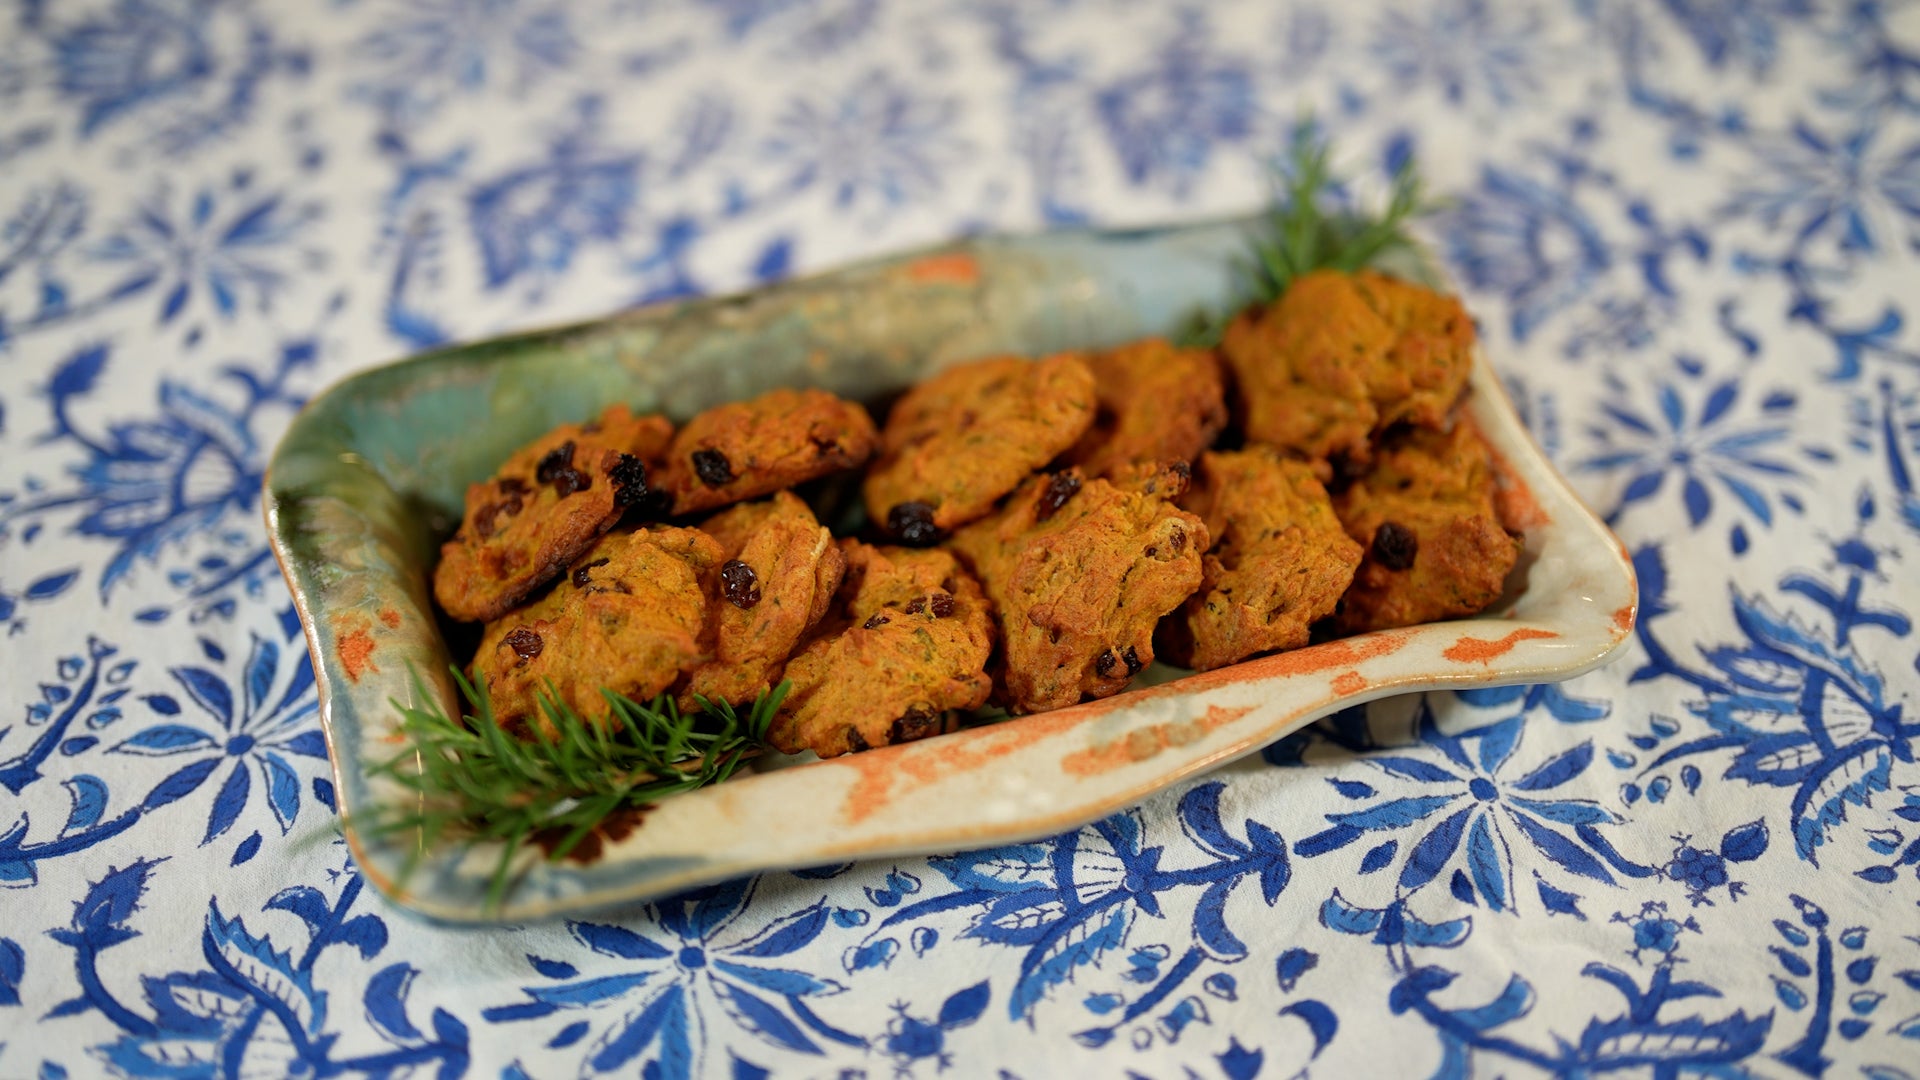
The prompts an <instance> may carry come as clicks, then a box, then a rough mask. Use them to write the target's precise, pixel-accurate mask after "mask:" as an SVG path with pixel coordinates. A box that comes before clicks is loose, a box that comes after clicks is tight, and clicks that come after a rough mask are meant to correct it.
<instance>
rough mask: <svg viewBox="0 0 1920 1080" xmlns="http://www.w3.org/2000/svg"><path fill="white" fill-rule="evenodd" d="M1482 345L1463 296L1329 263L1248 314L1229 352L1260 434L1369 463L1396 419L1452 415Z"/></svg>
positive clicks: (1231, 329) (1252, 432)
mask: <svg viewBox="0 0 1920 1080" xmlns="http://www.w3.org/2000/svg"><path fill="white" fill-rule="evenodd" d="M1472 345H1473V323H1472V321H1471V320H1470V319H1468V318H1467V315H1466V312H1465V310H1464V309H1463V308H1461V306H1460V302H1459V301H1458V300H1456V299H1454V298H1452V297H1449V296H1441V295H1439V294H1438V293H1435V292H1433V291H1432V290H1429V289H1424V288H1421V287H1420V286H1418V285H1413V284H1409V283H1407V282H1404V281H1399V280H1397V279H1394V278H1389V277H1386V276H1385V275H1382V274H1377V273H1374V272H1372V271H1361V272H1360V273H1358V274H1346V273H1342V272H1339V271H1335V270H1321V271H1316V272H1314V273H1311V274H1306V275H1303V276H1301V277H1300V278H1298V279H1296V280H1295V281H1294V282H1293V284H1292V285H1291V286H1289V287H1288V289H1287V291H1286V292H1285V293H1283V294H1281V297H1280V299H1279V300H1277V301H1275V302H1274V303H1273V304H1271V305H1269V306H1267V307H1265V308H1254V309H1249V310H1248V311H1246V312H1243V313H1241V315H1240V316H1239V317H1238V318H1236V319H1234V321H1233V322H1232V323H1231V324H1229V325H1228V327H1227V331H1226V335H1225V336H1224V338H1223V339H1222V340H1221V352H1222V354H1223V355H1224V356H1225V358H1226V361H1227V366H1228V367H1229V368H1231V369H1232V371H1233V374H1234V381H1235V395H1234V397H1235V401H1236V403H1237V404H1238V407H1239V410H1240V414H1241V424H1242V427H1243V428H1244V429H1245V431H1246V436H1247V439H1248V440H1249V441H1251V442H1263V443H1271V444H1272V445H1275V446H1278V447H1281V448H1283V449H1286V450H1291V451H1293V452H1294V453H1296V454H1299V455H1301V456H1303V457H1306V458H1309V459H1313V460H1320V461H1325V460H1328V459H1332V458H1343V459H1345V460H1347V461H1349V462H1353V463H1364V462H1366V461H1367V460H1368V458H1369V456H1370V453H1371V447H1370V446H1369V443H1368V440H1369V439H1370V438H1371V437H1372V436H1374V435H1375V434H1377V433H1378V432H1380V431H1382V430H1384V429H1385V428H1386V427H1387V426H1388V425H1390V424H1395V423H1400V422H1407V423H1413V424H1418V425H1425V426H1437V425H1439V424H1441V423H1443V422H1444V420H1445V417H1446V414H1447V410H1448V409H1449V408H1450V407H1451V406H1452V404H1453V402H1454V400H1455V399H1456V398H1458V397H1459V395H1460V389H1461V387H1463V386H1464V385H1465V384H1466V378H1467V372H1468V368H1469V366H1470V363H1471V357H1472ZM1323 475H1324V473H1323Z"/></svg>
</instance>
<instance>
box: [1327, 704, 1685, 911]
mask: <svg viewBox="0 0 1920 1080" xmlns="http://www.w3.org/2000/svg"><path fill="white" fill-rule="evenodd" d="M1524 720H1525V717H1524V716H1515V717H1511V718H1509V719H1506V720H1501V721H1498V722H1495V723H1493V724H1489V725H1486V726H1484V727H1480V728H1475V729H1473V730H1472V731H1468V732H1465V733H1463V734H1460V735H1448V734H1445V733H1443V732H1441V730H1440V729H1439V727H1438V725H1437V724H1436V723H1435V720H1434V715H1433V710H1432V708H1431V705H1430V703H1429V702H1428V701H1427V700H1426V699H1424V698H1423V699H1422V701H1421V705H1420V712H1419V714H1418V718H1417V731H1418V735H1419V739H1420V745H1421V747H1423V748H1430V749H1432V750H1436V751H1438V754H1439V757H1438V760H1433V759H1432V755H1427V754H1421V755H1419V756H1414V755H1410V754H1378V753H1376V754H1371V755H1369V756H1368V757H1366V758H1365V759H1364V760H1365V761H1366V763H1367V764H1368V765H1370V766H1372V767H1373V768H1376V769H1379V770H1380V771H1382V772H1383V773H1385V774H1386V775H1387V776H1388V777H1391V778H1392V781H1393V783H1392V784H1391V786H1389V787H1388V790H1387V791H1385V792H1382V791H1380V790H1378V789H1376V787H1375V786H1374V785H1373V784H1370V783H1367V782H1366V781H1363V780H1358V779H1355V778H1352V777H1338V778H1335V779H1333V780H1331V781H1330V783H1332V784H1333V787H1334V790H1335V791H1336V792H1338V793H1339V794H1341V795H1343V796H1345V797H1346V798H1349V799H1353V800H1356V801H1362V800H1365V801H1367V805H1365V806H1363V807H1361V808H1359V809H1357V810H1349V811H1343V812H1340V813H1334V814H1328V815H1327V816H1326V818H1327V821H1328V823H1329V824H1330V825H1331V828H1328V829H1325V830H1323V831H1321V832H1318V833H1315V834H1313V835H1312V836H1309V837H1306V838H1305V839H1302V840H1298V841H1296V842H1295V843H1294V845H1293V851H1294V854H1295V855H1298V856H1301V857H1302V858H1309V859H1312V858H1319V857H1321V856H1324V855H1327V854H1329V853H1331V852H1335V851H1339V850H1342V849H1344V848H1347V847H1349V846H1351V845H1353V844H1355V843H1357V842H1359V841H1361V840H1363V839H1365V840H1368V841H1369V842H1370V844H1371V846H1370V847H1369V848H1368V850H1367V852H1366V854H1365V855H1364V856H1363V857H1362V858H1361V860H1360V873H1361V874H1363V875H1364V874H1374V873H1378V872H1380V871H1382V870H1385V869H1387V868H1388V867H1390V866H1392V865H1393V864H1394V863H1395V862H1396V861H1399V862H1400V873H1399V876H1398V889H1399V891H1400V892H1401V893H1402V894H1405V893H1411V892H1414V891H1416V890H1419V889H1422V888H1425V887H1426V886H1427V885H1429V884H1431V883H1432V882H1434V881H1437V880H1440V879H1441V878H1442V877H1443V876H1445V875H1446V873H1447V870H1448V868H1449V867H1450V866H1452V865H1453V864H1454V860H1455V856H1456V855H1458V854H1459V853H1460V852H1461V851H1462V849H1464V851H1465V857H1464V859H1462V860H1461V863H1462V865H1460V866H1458V867H1455V868H1454V870H1453V873H1452V874H1451V876H1450V877H1448V878H1447V880H1448V888H1449V890H1450V891H1451V892H1452V893H1453V895H1454V896H1455V897H1456V898H1457V899H1459V900H1460V901H1462V902H1465V903H1472V902H1475V901H1476V898H1477V900H1478V902H1481V903H1484V904H1486V905H1487V907H1489V908H1491V909H1492V910H1494V911H1508V910H1513V909H1516V908H1517V907H1518V904H1519V899H1518V897H1517V895H1516V893H1515V880H1514V856H1513V852H1514V843H1515V840H1516V839H1518V840H1524V841H1525V842H1526V843H1527V844H1528V845H1529V846H1530V847H1531V848H1532V849H1533V851H1534V852H1535V853H1536V854H1537V855H1538V856H1540V857H1541V858H1543V859H1544V860H1546V862H1547V863H1548V864H1551V865H1552V866H1555V867H1558V868H1559V869H1560V870H1563V871H1565V872H1567V873H1569V874H1574V875H1577V876H1579V877H1584V878H1587V879H1589V880H1591V881H1598V882H1601V883H1603V884H1607V885H1617V884H1618V882H1617V881H1616V880H1615V875H1616V874H1618V875H1622V876H1626V877H1632V878H1645V877H1651V876H1653V874H1654V873H1655V872H1656V871H1654V870H1653V869H1652V868H1650V867H1645V866H1641V865H1639V864H1637V863H1634V862H1631V861H1630V860H1628V859H1626V858H1625V857H1623V856H1622V855H1620V854H1619V852H1617V851H1615V850H1614V848H1613V846H1612V844H1611V843H1609V842H1608V841H1607V839H1606V838H1605V837H1604V836H1603V835H1602V834H1601V833H1600V831H1599V829H1598V828H1597V827H1598V826H1601V825H1611V824H1615V823H1617V822H1618V820H1619V819H1618V818H1617V817H1615V816H1614V815H1613V814H1612V813H1611V812H1610V811H1608V810H1606V809H1604V808H1603V807H1601V806H1600V805H1599V804H1598V803H1596V802H1594V801H1592V800H1590V799H1581V798H1572V797H1567V796H1561V797H1558V798H1555V797H1553V796H1552V795H1551V794H1550V793H1551V792H1553V791H1554V790H1555V789H1557V788H1560V787H1563V786H1565V785H1566V784H1569V783H1571V782H1573V781H1575V780H1577V779H1579V778H1580V777H1581V776H1582V775H1584V774H1585V773H1586V771H1587V769H1588V767H1589V766H1590V765H1591V764H1592V763H1593V744H1592V743H1590V742H1583V743H1581V744H1579V745H1578V746H1575V747H1573V748H1572V749H1570V750H1567V751H1565V752H1563V753H1560V754H1557V755H1555V756H1554V757H1552V758H1550V759H1548V760H1547V761H1544V762H1542V763H1540V764H1539V765H1538V766H1536V767H1534V768H1533V769H1531V770H1529V771H1528V772H1527V773H1526V774H1525V775H1522V776H1517V777H1515V776H1509V775H1508V765H1509V764H1510V763H1511V762H1512V761H1513V758H1514V752H1515V751H1516V750H1517V749H1518V748H1519V746H1520V743H1521V735H1522V732H1523V731H1524ZM1470 745H1471V747H1472V749H1471V750H1469V746H1470ZM1373 800H1377V801H1373ZM1569 829H1570V830H1571V832H1572V834H1573V835H1571V836H1569V835H1568V833H1567V830H1569ZM1403 830H1405V833H1404V835H1398V836H1393V835H1389V834H1397V833H1402V831H1403ZM1403 841H1404V843H1403ZM1403 847H1404V849H1405V855H1404V856H1402V854H1401V851H1402V848H1403ZM1537 886H1538V889H1537V891H1538V892H1539V894H1540V899H1541V903H1542V904H1543V906H1545V907H1546V908H1547V909H1548V910H1551V911H1559V912H1562V913H1565V914H1571V915H1576V916H1579V917H1581V918H1584V917H1585V916H1584V915H1580V912H1579V909H1578V908H1577V907H1576V906H1575V904H1574V901H1576V900H1578V899H1579V898H1578V897H1577V896H1573V895H1571V894H1569V893H1566V892H1565V891H1563V890H1561V889H1559V888H1558V887H1555V886H1552V885H1550V884H1549V883H1548V882H1546V881H1545V880H1544V879H1542V880H1538V881H1537Z"/></svg>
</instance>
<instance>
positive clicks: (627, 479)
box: [607, 454, 648, 507]
mask: <svg viewBox="0 0 1920 1080" xmlns="http://www.w3.org/2000/svg"><path fill="white" fill-rule="evenodd" d="M607 479H608V480H611V481H613V505H615V506H619V507H628V506H632V505H633V504H635V503H637V502H639V501H641V500H642V499H645V498H646V497H647V491H648V489H647V466H646V463H645V462H642V461H641V460H640V459H639V458H637V457H634V456H633V455H632V454H621V455H620V460H619V461H618V462H615V463H614V466H613V468H611V469H608V470H607Z"/></svg>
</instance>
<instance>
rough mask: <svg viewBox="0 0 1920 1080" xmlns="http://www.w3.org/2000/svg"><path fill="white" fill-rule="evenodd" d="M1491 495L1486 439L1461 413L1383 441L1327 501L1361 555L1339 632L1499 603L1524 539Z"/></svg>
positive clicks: (1338, 622)
mask: <svg viewBox="0 0 1920 1080" xmlns="http://www.w3.org/2000/svg"><path fill="white" fill-rule="evenodd" d="M1494 494H1495V492H1494V479H1493V468H1492V463H1491V460H1490V459H1489V457H1488V451H1487V445H1486V443H1485V442H1484V441H1483V440H1482V439H1481V437H1480V433H1479V431H1478V430H1477V429H1475V428H1474V426H1473V425H1472V423H1470V422H1468V421H1466V420H1464V419H1463V420H1462V421H1461V422H1460V423H1458V424H1456V425H1454V428H1453V430H1452V431H1429V430H1425V429H1414V430H1413V431H1410V432H1408V433H1407V435H1406V436H1405V437H1404V438H1401V439H1399V440H1396V441H1394V442H1392V443H1390V444H1388V445H1387V446H1385V447H1383V448H1382V449H1381V451H1380V453H1379V455H1378V457H1377V458H1376V459H1375V461H1374V464H1373V468H1372V469H1371V470H1370V471H1368V472H1367V473H1365V474H1364V475H1362V476H1361V477H1360V478H1359V479H1357V480H1355V481H1354V482H1353V484H1352V485H1351V486H1350V487H1348V488H1347V489H1346V490H1345V491H1343V492H1341V493H1340V494H1338V495H1336V496H1334V500H1333V507H1334V510H1335V512H1336V513H1338V514H1339V515H1340V521H1341V524H1343V525H1345V526H1346V530H1347V534H1348V535H1349V536H1352V537H1353V538H1354V540H1355V541H1357V542H1358V543H1359V544H1360V546H1361V548H1362V549H1363V550H1364V552H1365V558H1364V560H1363V561H1362V562H1361V564H1360V569H1359V572H1358V573H1356V574H1355V575H1354V578H1353V586H1352V587H1351V588H1349V589H1348V590H1347V593H1346V596H1344V597H1343V598H1342V599H1341V601H1340V608H1339V611H1338V612H1337V614H1336V616H1335V620H1334V622H1335V625H1336V626H1337V627H1338V628H1339V630H1340V632H1341V633H1347V634H1352V633H1358V632H1360V631H1362V630H1381V629H1386V628H1388V627H1394V626H1412V625H1414V624H1416V623H1423V622H1433V621H1435V620H1437V619H1453V618H1458V617H1460V616H1462V615H1475V614H1478V613H1480V612H1481V611H1484V610H1485V609H1486V608H1487V606H1488V605H1490V604H1492V603H1493V602H1494V601H1495V600H1498V599H1499V598H1500V594H1501V592H1502V591H1503V590H1504V589H1505V587H1506V581H1507V574H1508V572H1509V571H1511V570H1512V569H1513V566H1514V563H1515V562H1517V561H1519V558H1520V549H1521V547H1522V544H1521V540H1520V538H1519V537H1517V536H1514V535H1512V534H1510V533H1508V532H1507V530H1506V529H1505V527H1504V526H1503V525H1502V524H1501V521H1500V515H1499V513H1498V511H1497V509H1496V506H1495V502H1494Z"/></svg>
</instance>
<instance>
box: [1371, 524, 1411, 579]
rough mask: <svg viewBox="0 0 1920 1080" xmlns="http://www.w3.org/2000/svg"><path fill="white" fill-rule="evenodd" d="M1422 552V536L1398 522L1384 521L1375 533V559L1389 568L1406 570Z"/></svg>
mask: <svg viewBox="0 0 1920 1080" xmlns="http://www.w3.org/2000/svg"><path fill="white" fill-rule="evenodd" d="M1419 553H1420V538H1419V537H1417V536H1415V535H1414V534H1413V530H1412V529H1409V528H1407V527H1406V526H1404V525H1400V524H1398V523H1397V522H1392V521H1388V522H1383V523H1382V524H1381V526H1380V527H1379V528H1378V529H1375V530H1374V533H1373V561H1375V562H1377V563H1379V564H1380V565H1381V566H1384V567H1386V568H1387V569H1389V570H1405V569H1407V568H1408V567H1410V566H1412V565H1413V558H1414V556H1415V555H1418V554H1419Z"/></svg>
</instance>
